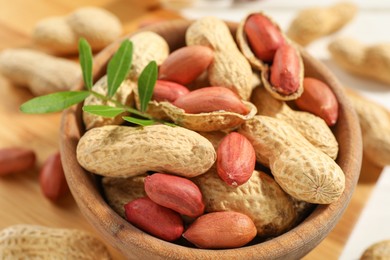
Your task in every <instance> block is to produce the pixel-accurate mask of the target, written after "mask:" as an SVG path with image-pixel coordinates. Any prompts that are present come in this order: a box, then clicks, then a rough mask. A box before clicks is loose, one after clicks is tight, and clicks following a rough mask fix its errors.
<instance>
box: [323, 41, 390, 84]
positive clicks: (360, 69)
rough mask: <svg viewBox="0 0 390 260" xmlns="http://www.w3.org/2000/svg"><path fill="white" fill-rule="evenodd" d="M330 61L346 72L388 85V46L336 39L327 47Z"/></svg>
mask: <svg viewBox="0 0 390 260" xmlns="http://www.w3.org/2000/svg"><path fill="white" fill-rule="evenodd" d="M328 49H329V51H330V53H331V56H332V59H333V60H334V61H335V62H336V63H337V64H338V65H339V66H340V67H341V68H343V69H345V70H346V71H348V72H350V73H352V74H355V75H358V76H361V77H366V78H370V79H373V80H376V81H380V82H383V83H386V84H389V83H390V74H389V69H390V44H387V43H379V44H373V45H364V44H363V43H361V42H359V41H357V40H354V39H352V38H338V39H335V40H334V41H333V42H331V43H330V44H329V46H328Z"/></svg>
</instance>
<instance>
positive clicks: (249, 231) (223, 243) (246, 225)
mask: <svg viewBox="0 0 390 260" xmlns="http://www.w3.org/2000/svg"><path fill="white" fill-rule="evenodd" d="M255 236H256V227H255V225H254V224H253V221H252V220H251V219H250V218H249V217H248V216H246V215H244V214H242V213H239V212H234V211H221V212H213V213H208V214H205V215H202V216H200V217H199V218H197V219H196V220H195V222H194V223H192V224H191V225H190V226H189V228H188V229H187V230H186V231H185V232H184V234H183V237H184V238H185V239H187V240H188V241H190V242H191V243H193V244H194V245H196V246H197V247H199V248H236V247H240V246H244V245H245V244H247V243H249V242H250V241H251V240H252V239H253V238H254V237H255Z"/></svg>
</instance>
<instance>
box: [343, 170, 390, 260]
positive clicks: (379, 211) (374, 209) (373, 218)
mask: <svg viewBox="0 0 390 260" xmlns="http://www.w3.org/2000/svg"><path fill="white" fill-rule="evenodd" d="M389 191H390V167H387V168H385V169H384V171H383V172H382V174H381V176H380V179H379V180H378V183H377V184H376V187H375V189H374V191H373V193H372V194H371V196H370V198H369V200H368V203H367V205H366V207H365V208H364V210H363V212H362V214H361V215H360V217H359V220H358V222H357V223H356V225H355V228H354V230H353V231H352V234H351V235H350V237H349V240H348V242H347V245H346V246H345V248H344V251H343V253H342V255H341V257H340V260H355V259H356V260H357V259H359V257H360V256H361V255H362V253H363V252H364V250H365V249H366V248H368V247H369V246H370V245H372V244H374V243H376V242H379V241H381V240H385V239H386V240H388V239H390V225H389V220H390V192H389Z"/></svg>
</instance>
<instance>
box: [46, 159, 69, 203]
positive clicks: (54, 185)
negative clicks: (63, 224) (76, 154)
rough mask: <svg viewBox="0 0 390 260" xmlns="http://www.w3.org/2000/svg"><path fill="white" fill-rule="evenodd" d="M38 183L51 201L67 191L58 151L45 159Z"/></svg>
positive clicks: (54, 200)
mask: <svg viewBox="0 0 390 260" xmlns="http://www.w3.org/2000/svg"><path fill="white" fill-rule="evenodd" d="M39 184H40V187H41V191H42V193H43V195H45V197H46V198H48V199H49V200H51V201H53V202H56V201H58V200H59V199H61V198H63V197H64V196H65V195H67V194H68V193H69V187H68V183H67V182H66V179H65V174H64V169H63V168H62V163H61V156H60V153H58V152H57V153H54V154H52V155H51V156H49V157H48V158H47V159H46V161H45V162H44V164H43V166H42V169H41V171H40V174H39Z"/></svg>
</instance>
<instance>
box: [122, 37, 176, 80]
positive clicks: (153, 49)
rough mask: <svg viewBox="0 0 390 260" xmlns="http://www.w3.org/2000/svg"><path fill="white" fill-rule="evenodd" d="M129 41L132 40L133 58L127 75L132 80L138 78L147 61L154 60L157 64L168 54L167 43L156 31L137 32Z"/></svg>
mask: <svg viewBox="0 0 390 260" xmlns="http://www.w3.org/2000/svg"><path fill="white" fill-rule="evenodd" d="M130 41H132V42H133V59H132V63H131V69H130V73H129V76H128V77H129V78H130V79H132V80H137V79H138V78H139V76H140V75H141V72H142V70H143V69H144V68H145V67H146V66H147V65H148V64H149V62H151V61H153V60H154V61H155V62H156V63H157V66H159V65H161V64H162V63H163V61H164V60H165V59H166V58H167V57H168V55H169V46H168V43H167V42H166V41H165V40H164V38H162V37H161V36H160V35H158V34H157V33H154V32H150V31H144V32H139V33H136V34H134V35H133V36H131V37H130Z"/></svg>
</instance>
